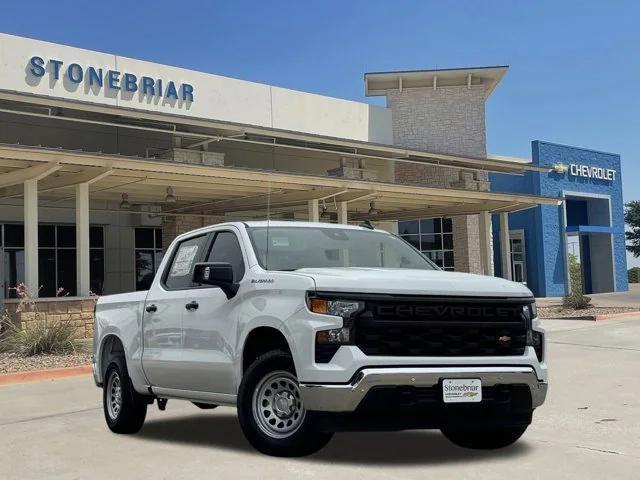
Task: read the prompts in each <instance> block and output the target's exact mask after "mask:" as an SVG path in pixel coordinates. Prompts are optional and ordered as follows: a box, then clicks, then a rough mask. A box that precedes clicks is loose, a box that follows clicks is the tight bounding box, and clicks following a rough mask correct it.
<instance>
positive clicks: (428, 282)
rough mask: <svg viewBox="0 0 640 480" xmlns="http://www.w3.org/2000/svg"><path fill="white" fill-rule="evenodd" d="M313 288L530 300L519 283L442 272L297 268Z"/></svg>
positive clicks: (528, 291) (468, 274)
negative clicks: (308, 278) (526, 298)
mask: <svg viewBox="0 0 640 480" xmlns="http://www.w3.org/2000/svg"><path fill="white" fill-rule="evenodd" d="M294 273H296V274H299V275H304V276H308V277H310V278H311V279H313V281H314V282H315V284H316V289H317V290H319V291H326V292H353V293H390V294H408V295H443V296H450V295H453V296H477V297H532V296H533V294H532V293H531V291H530V290H529V289H528V288H527V287H525V286H524V285H522V284H521V283H516V282H511V281H509V280H504V279H502V278H498V277H489V276H484V275H473V274H470V273H459V272H445V271H442V270H410V269H405V268H401V269H394V268H358V267H348V268H301V269H299V270H296V271H295V272H294Z"/></svg>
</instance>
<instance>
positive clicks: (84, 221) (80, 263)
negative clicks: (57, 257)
mask: <svg viewBox="0 0 640 480" xmlns="http://www.w3.org/2000/svg"><path fill="white" fill-rule="evenodd" d="M76 282H77V285H76V287H77V295H78V296H80V297H87V296H89V182H85V183H80V184H78V185H76Z"/></svg>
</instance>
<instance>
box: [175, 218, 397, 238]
mask: <svg viewBox="0 0 640 480" xmlns="http://www.w3.org/2000/svg"><path fill="white" fill-rule="evenodd" d="M267 225H269V227H276V228H277V227H296V228H313V227H315V228H336V229H338V228H340V229H346V230H362V231H367V232H381V233H386V234H389V232H387V231H386V230H380V229H377V228H374V229H370V228H366V227H361V226H359V225H347V224H342V223H323V222H305V221H286V220H269V221H267V220H251V221H247V222H222V223H216V224H213V225H207V226H205V227H201V228H196V229H194V230H190V231H188V232H185V233H181V234H180V235H178V236H177V237H176V238H182V237H185V236H188V235H190V234H193V233H206V232H209V231H210V230H212V229H213V228H217V227H222V226H234V227H236V228H243V227H245V228H251V227H266V226H267Z"/></svg>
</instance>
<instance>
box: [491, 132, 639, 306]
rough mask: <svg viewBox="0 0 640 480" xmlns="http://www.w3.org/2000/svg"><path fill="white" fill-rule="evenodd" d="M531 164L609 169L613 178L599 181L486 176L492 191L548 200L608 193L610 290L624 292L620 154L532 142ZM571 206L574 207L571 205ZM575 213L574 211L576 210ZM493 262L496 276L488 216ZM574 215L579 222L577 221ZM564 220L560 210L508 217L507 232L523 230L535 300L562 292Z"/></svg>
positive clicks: (545, 209)
mask: <svg viewBox="0 0 640 480" xmlns="http://www.w3.org/2000/svg"><path fill="white" fill-rule="evenodd" d="M532 160H533V163H534V164H539V165H545V166H553V165H554V164H556V163H562V164H564V165H567V166H568V165H570V164H577V165H588V166H593V167H601V168H605V169H612V170H615V172H616V177H615V180H613V181H607V180H599V179H594V178H585V177H580V176H574V175H570V173H569V172H566V173H556V172H551V173H548V174H543V173H528V174H526V175H525V176H524V178H523V177H515V176H510V175H500V174H491V175H490V180H491V189H492V190H494V191H502V192H513V193H531V194H536V195H545V196H550V197H559V196H562V194H563V192H580V193H583V194H585V195H588V194H596V195H608V196H610V198H611V216H612V225H611V226H612V227H613V231H614V233H613V244H614V252H613V257H614V267H615V288H616V291H626V290H627V289H628V285H627V262H626V252H625V240H624V233H623V231H624V219H623V215H624V203H623V198H622V178H621V176H622V173H621V170H620V156H619V155H616V154H612V153H603V152H598V151H594V150H587V149H583V148H576V147H570V146H566V145H558V144H553V143H548V142H541V141H534V142H532ZM576 206H577V205H576ZM578 210H579V207H578ZM583 213H584V212H579V211H574V212H573V213H572V214H571V216H572V219H571V220H572V221H580V222H583V221H584V220H585V219H584V218H582V217H583V216H584V215H583ZM494 217H496V218H494V219H493V222H494V223H493V228H494V237H493V241H494V262H495V266H496V273H497V274H499V273H500V241H499V234H498V232H499V222H498V219H497V216H495V215H494ZM578 217H580V219H578ZM563 222H564V219H563V212H562V208H561V207H554V206H548V205H546V206H540V207H537V208H534V209H530V210H528V211H524V212H517V213H514V214H511V215H509V227H510V229H511V230H516V229H524V231H525V242H526V249H527V252H526V254H527V280H528V284H529V288H531V290H532V291H533V293H534V294H535V295H536V296H561V295H564V294H565V293H566V292H565V284H566V258H565V253H566V252H565V246H564V245H563V243H564V238H565V233H564V228H565V226H564V224H563Z"/></svg>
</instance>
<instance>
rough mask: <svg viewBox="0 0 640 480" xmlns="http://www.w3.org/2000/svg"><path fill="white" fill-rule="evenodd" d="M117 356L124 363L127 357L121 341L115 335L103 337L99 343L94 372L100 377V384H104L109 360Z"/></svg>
mask: <svg viewBox="0 0 640 480" xmlns="http://www.w3.org/2000/svg"><path fill="white" fill-rule="evenodd" d="M119 355H121V356H122V358H123V360H124V361H125V363H126V361H127V356H126V352H125V348H124V342H123V341H122V339H121V338H120V337H119V336H118V335H117V334H115V333H109V334H107V335H105V336H104V338H103V339H102V341H101V342H100V349H99V350H98V352H97V355H96V362H97V368H96V371H97V373H98V375H99V377H100V383H102V382H104V374H105V371H106V369H107V366H108V365H109V363H111V359H112V358H114V357H115V356H119Z"/></svg>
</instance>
